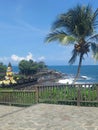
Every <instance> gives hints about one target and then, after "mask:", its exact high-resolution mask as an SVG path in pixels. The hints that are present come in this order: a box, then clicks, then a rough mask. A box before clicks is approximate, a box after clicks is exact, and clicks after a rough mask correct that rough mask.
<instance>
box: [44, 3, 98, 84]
mask: <svg viewBox="0 0 98 130" xmlns="http://www.w3.org/2000/svg"><path fill="white" fill-rule="evenodd" d="M97 18H98V9H97V10H96V11H95V12H94V11H93V10H92V8H91V6H90V5H87V6H80V5H77V6H76V7H75V8H73V9H70V10H69V11H68V12H67V13H64V14H60V15H59V17H58V18H57V20H56V21H55V22H54V23H53V25H52V30H51V32H50V33H49V34H48V35H47V37H46V39H45V42H52V41H56V40H58V41H59V42H60V43H61V44H63V45H68V44H73V45H74V48H73V51H72V57H71V59H70V60H69V63H70V64H73V63H74V62H75V61H76V58H77V56H79V65H78V70H77V74H76V77H75V79H74V82H75V81H76V80H77V78H78V77H79V75H80V68H81V65H82V60H83V58H84V55H85V54H88V52H89V51H90V50H92V53H93V57H94V58H95V59H97V60H98V44H97V41H98V34H96V32H95V31H96V27H97V26H98V19H97Z"/></svg>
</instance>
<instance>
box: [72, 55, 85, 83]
mask: <svg viewBox="0 0 98 130" xmlns="http://www.w3.org/2000/svg"><path fill="white" fill-rule="evenodd" d="M82 59H83V53H81V54H80V59H79V65H78V70H77V74H76V76H75V79H74V81H73V83H75V82H76V80H77V79H78V78H79V75H80V69H81V65H82Z"/></svg>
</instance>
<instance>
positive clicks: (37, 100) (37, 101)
mask: <svg viewBox="0 0 98 130" xmlns="http://www.w3.org/2000/svg"><path fill="white" fill-rule="evenodd" d="M35 91H36V92H35V96H36V97H35V98H36V99H35V100H36V103H39V89H38V86H36V87H35Z"/></svg>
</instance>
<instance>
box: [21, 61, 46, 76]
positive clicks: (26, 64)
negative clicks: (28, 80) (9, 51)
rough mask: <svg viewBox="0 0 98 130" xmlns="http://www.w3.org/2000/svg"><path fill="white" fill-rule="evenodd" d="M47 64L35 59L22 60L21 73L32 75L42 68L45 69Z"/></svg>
mask: <svg viewBox="0 0 98 130" xmlns="http://www.w3.org/2000/svg"><path fill="white" fill-rule="evenodd" d="M45 68H46V65H45V63H44V62H39V63H37V62H34V61H33V60H29V61H27V60H22V61H20V63H19V70H20V74H24V75H26V76H28V75H32V74H35V73H37V72H38V71H40V70H41V69H45Z"/></svg>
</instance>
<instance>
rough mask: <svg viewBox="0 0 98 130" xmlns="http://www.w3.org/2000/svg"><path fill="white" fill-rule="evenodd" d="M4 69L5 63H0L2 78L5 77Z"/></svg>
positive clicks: (0, 77) (0, 76) (0, 75)
mask: <svg viewBox="0 0 98 130" xmlns="http://www.w3.org/2000/svg"><path fill="white" fill-rule="evenodd" d="M6 69H7V67H6V65H4V64H3V63H0V79H3V78H4V77H5V73H6Z"/></svg>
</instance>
